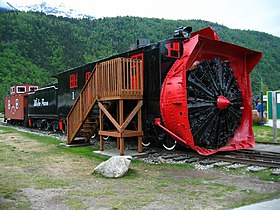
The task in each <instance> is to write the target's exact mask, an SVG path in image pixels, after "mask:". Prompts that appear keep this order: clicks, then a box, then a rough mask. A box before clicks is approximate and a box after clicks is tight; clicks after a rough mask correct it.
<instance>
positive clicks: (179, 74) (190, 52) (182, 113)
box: [160, 28, 262, 155]
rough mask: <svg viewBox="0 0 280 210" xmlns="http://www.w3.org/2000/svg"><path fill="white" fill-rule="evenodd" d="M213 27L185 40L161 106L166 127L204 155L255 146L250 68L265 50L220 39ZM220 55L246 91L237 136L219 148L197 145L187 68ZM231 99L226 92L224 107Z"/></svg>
mask: <svg viewBox="0 0 280 210" xmlns="http://www.w3.org/2000/svg"><path fill="white" fill-rule="evenodd" d="M218 39H219V38H218V36H217V35H216V33H215V32H214V31H213V30H212V29H211V28H206V29H203V30H201V31H198V32H195V33H192V37H191V38H190V39H188V40H186V41H184V42H183V55H182V57H181V58H180V59H178V60H177V61H176V62H175V63H174V65H173V66H172V68H171V70H170V71H169V72H168V75H167V77H166V78H165V81H164V83H163V85H162V90H161V96H160V110H161V114H162V120H163V123H164V126H165V128H166V130H167V131H168V132H169V134H171V136H173V138H175V139H176V140H177V141H178V142H179V143H181V144H184V145H187V146H189V147H191V148H192V149H194V150H196V151H197V152H198V153H200V154H202V155H210V154H213V153H216V152H218V151H230V150H236V149H246V148H252V147H253V146H254V135H253V131H252V108H251V107H252V97H251V84H250V76H249V75H250V72H251V71H252V70H253V68H254V67H255V66H256V65H257V63H258V62H259V60H260V59H261V57H262V54H261V53H260V52H257V51H253V50H250V49H247V48H244V47H240V46H237V45H234V44H230V43H226V42H222V41H219V40H218ZM217 57H219V58H220V59H221V60H222V61H227V62H228V63H229V65H230V67H231V69H232V71H233V73H234V77H235V78H236V80H237V83H238V86H239V88H240V91H241V94H242V99H243V102H242V110H241V112H242V119H241V123H240V125H239V126H238V128H237V129H236V130H235V132H234V136H233V137H232V138H230V139H229V140H228V142H227V144H226V145H225V146H223V147H221V148H217V149H207V148H203V147H200V146H196V145H195V143H194V138H193V134H192V131H191V127H190V123H189V118H188V94H187V76H186V75H187V72H188V71H189V70H190V69H192V66H193V65H194V64H196V63H199V62H201V61H203V60H212V59H215V58H217ZM228 104H229V102H228V101H227V99H226V98H225V97H223V96H220V97H219V98H218V99H217V106H218V107H219V109H220V110H222V109H225V108H226V107H227V106H228Z"/></svg>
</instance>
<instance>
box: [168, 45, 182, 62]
mask: <svg viewBox="0 0 280 210" xmlns="http://www.w3.org/2000/svg"><path fill="white" fill-rule="evenodd" d="M167 56H168V57H171V58H180V42H169V43H168V48H167Z"/></svg>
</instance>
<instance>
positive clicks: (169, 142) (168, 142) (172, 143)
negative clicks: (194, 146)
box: [162, 134, 177, 151]
mask: <svg viewBox="0 0 280 210" xmlns="http://www.w3.org/2000/svg"><path fill="white" fill-rule="evenodd" d="M162 140H163V141H162V146H163V147H164V148H165V149H166V150H169V151H171V150H174V149H175V147H176V145H177V141H176V140H174V139H173V138H172V137H171V136H170V135H168V134H166V135H164V137H163V139H162Z"/></svg>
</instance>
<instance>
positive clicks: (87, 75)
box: [85, 71, 91, 82]
mask: <svg viewBox="0 0 280 210" xmlns="http://www.w3.org/2000/svg"><path fill="white" fill-rule="evenodd" d="M90 73H91V72H90V71H87V72H86V75H85V81H86V82H87V81H88V79H89V76H90Z"/></svg>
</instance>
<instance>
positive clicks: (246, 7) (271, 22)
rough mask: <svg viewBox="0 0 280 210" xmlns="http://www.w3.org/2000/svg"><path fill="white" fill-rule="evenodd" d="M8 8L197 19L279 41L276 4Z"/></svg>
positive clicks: (243, 0) (230, 1)
mask: <svg viewBox="0 0 280 210" xmlns="http://www.w3.org/2000/svg"><path fill="white" fill-rule="evenodd" d="M7 1H8V2H10V3H11V4H13V3H15V4H18V5H24V4H27V3H40V2H42V1H45V2H56V3H58V2H63V3H64V4H65V5H67V6H68V7H70V8H73V9H75V10H77V11H81V12H84V13H86V14H90V15H92V16H94V17H97V18H99V17H115V16H127V15H128V16H139V17H155V18H164V19H172V20H177V19H184V20H189V19H201V20H207V21H211V22H215V23H219V24H222V25H224V26H227V27H229V28H232V29H249V30H256V31H261V32H266V33H269V34H272V35H274V36H278V37H280V0H173V1H172V0H169V1H164V0H138V1H137V0H79V1H77V0H7Z"/></svg>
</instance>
